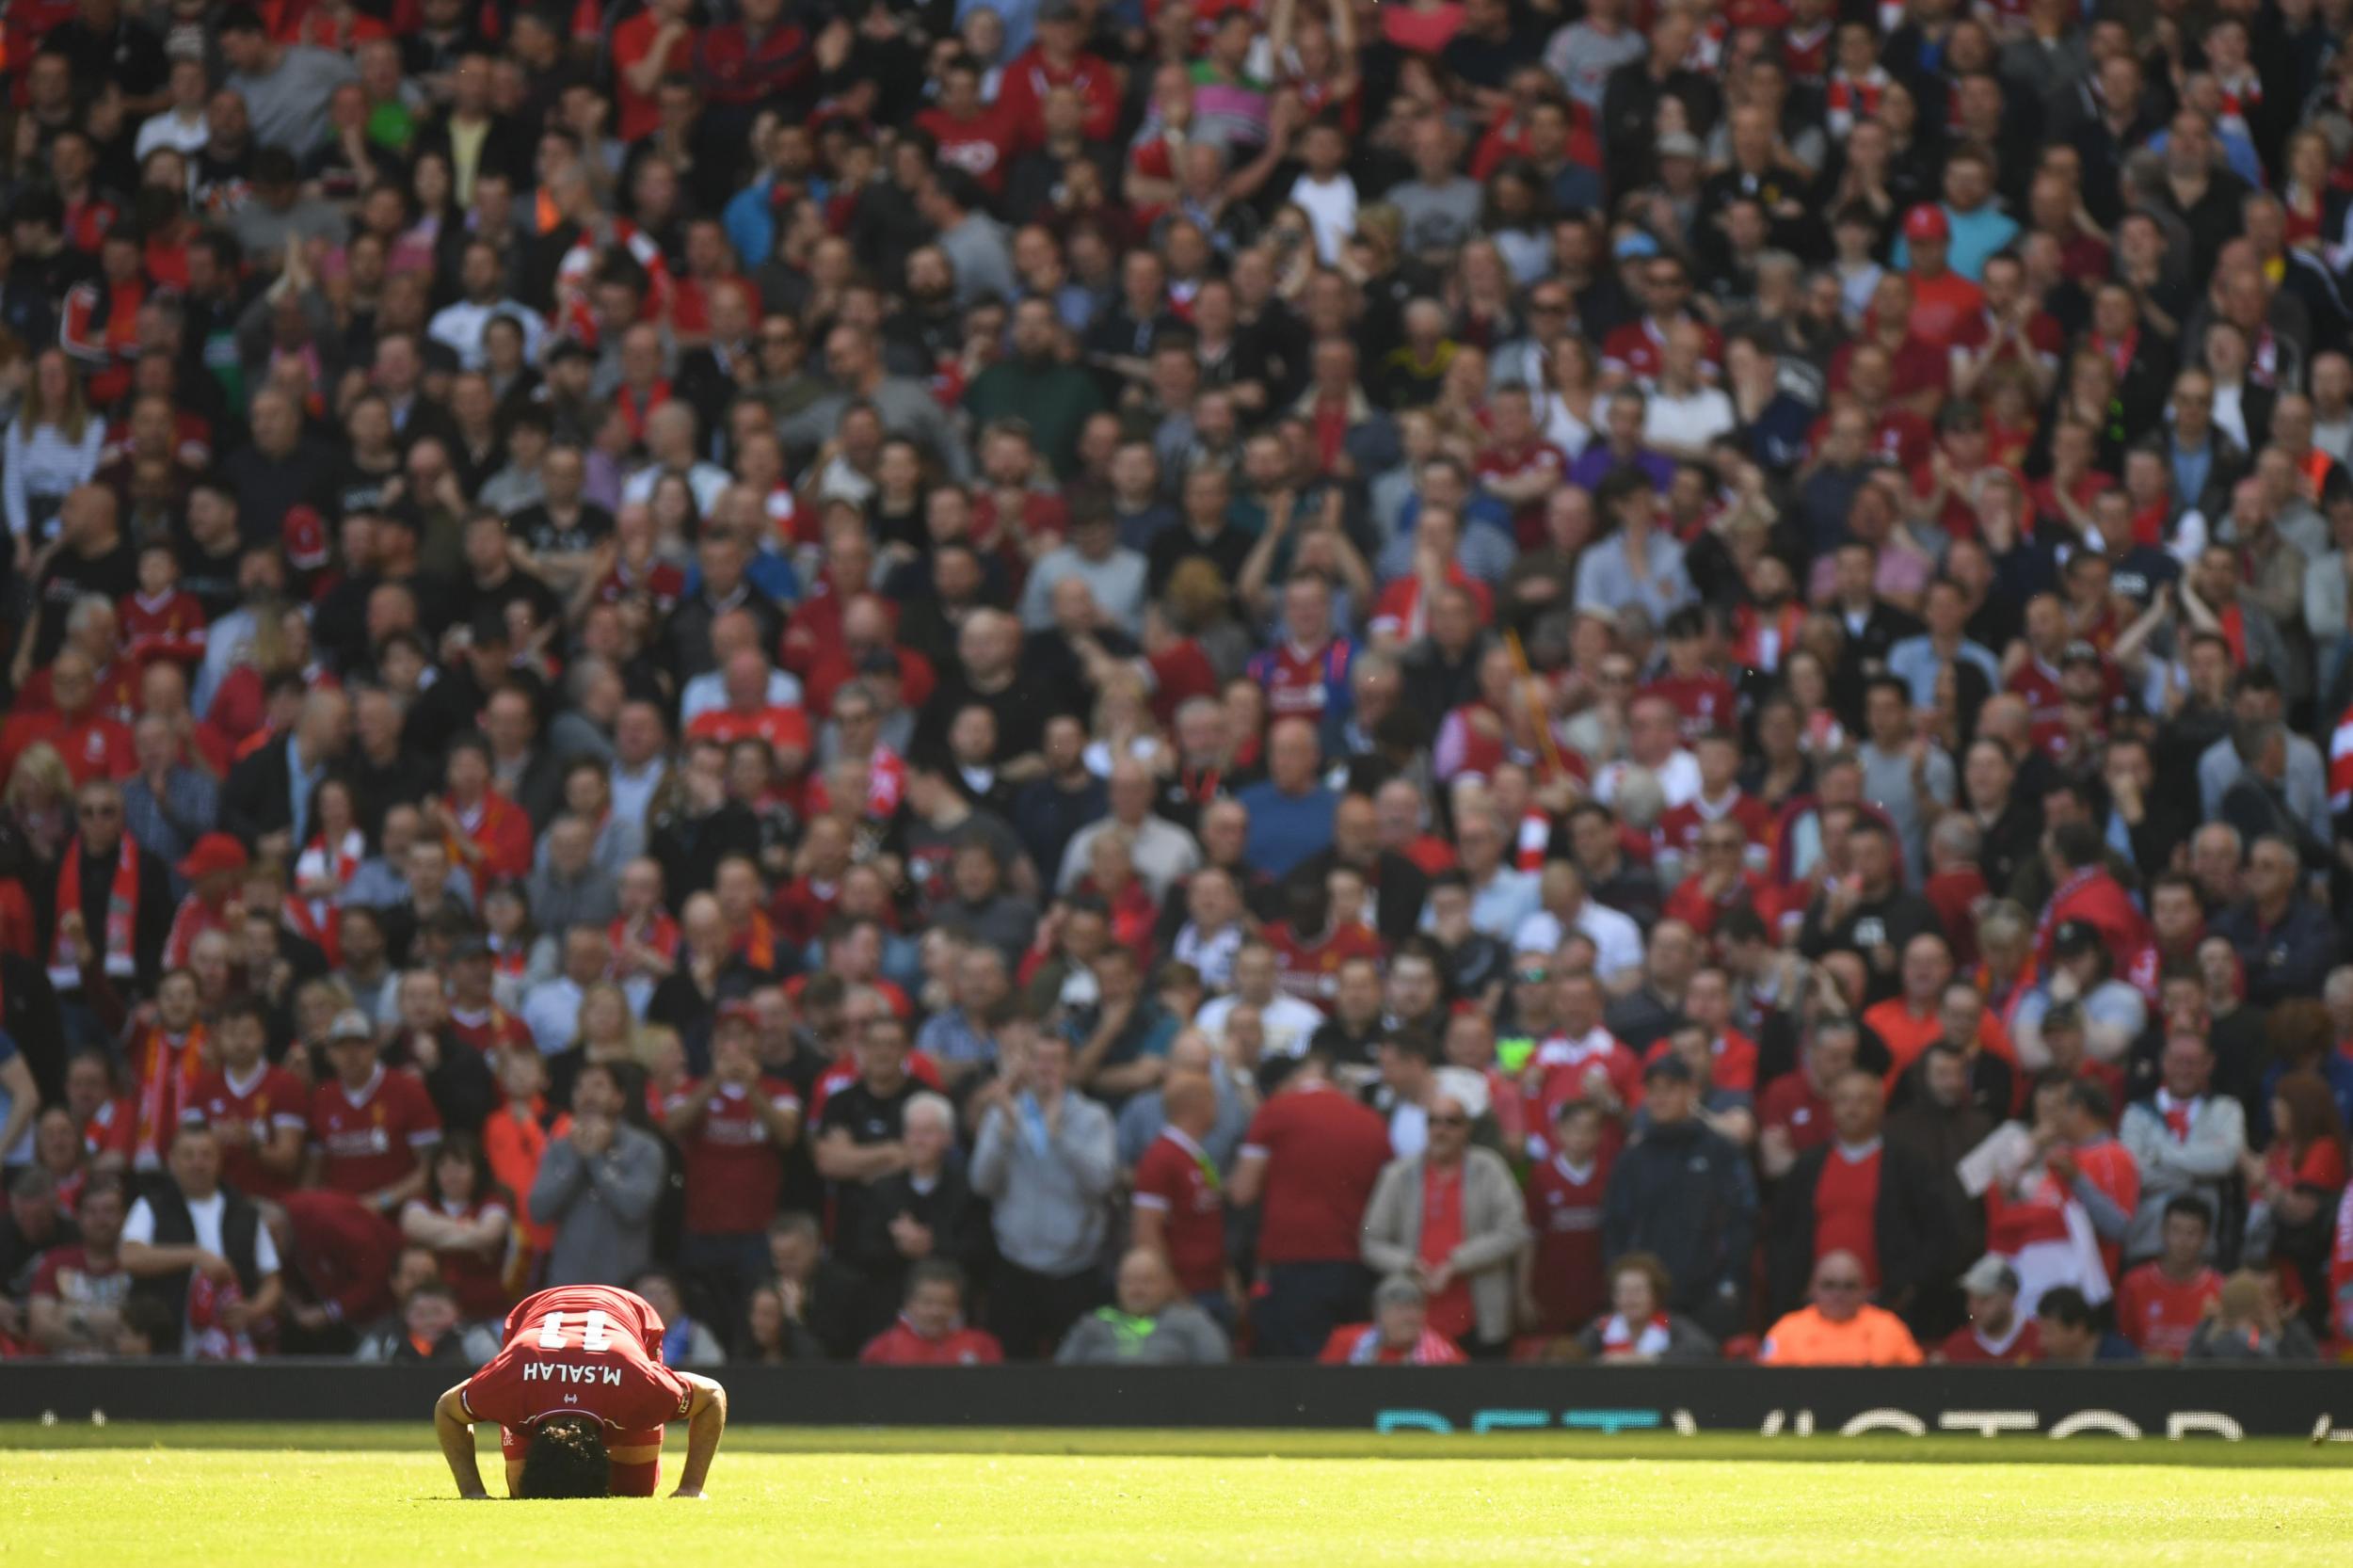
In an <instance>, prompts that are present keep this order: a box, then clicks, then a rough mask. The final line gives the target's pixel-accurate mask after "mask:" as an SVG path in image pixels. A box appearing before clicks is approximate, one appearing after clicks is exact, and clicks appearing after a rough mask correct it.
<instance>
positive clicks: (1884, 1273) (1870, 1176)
mask: <svg viewBox="0 0 2353 1568" xmlns="http://www.w3.org/2000/svg"><path fill="white" fill-rule="evenodd" d="M1830 1119H1831V1129H1832V1133H1833V1137H1832V1139H1831V1141H1830V1142H1829V1143H1827V1144H1821V1145H1820V1146H1818V1147H1817V1148H1811V1149H1808V1150H1806V1152H1805V1153H1803V1154H1801V1155H1800V1156H1799V1157H1798V1162H1797V1163H1796V1164H1795V1165H1794V1166H1792V1167H1791V1168H1790V1170H1789V1174H1788V1175H1787V1176H1784V1177H1783V1178H1782V1181H1781V1186H1780V1188H1779V1189H1778V1190H1777V1191H1776V1192H1774V1194H1773V1214H1772V1221H1771V1225H1770V1232H1769V1238H1768V1240H1767V1249H1768V1255H1769V1259H1770V1263H1771V1277H1772V1290H1773V1311H1774V1313H1775V1314H1776V1315H1777V1314H1779V1313H1782V1312H1786V1311H1791V1310H1794V1309H1795V1308H1796V1307H1798V1306H1799V1305H1801V1304H1803V1302H1804V1300H1805V1292H1806V1283H1807V1281H1808V1279H1809V1278H1810V1277H1811V1276H1812V1274H1813V1272H1814V1265H1815V1262H1816V1261H1817V1259H1818V1258H1820V1257H1821V1256H1823V1255H1824V1254H1827V1253H1831V1252H1837V1251H1846V1252H1851V1253H1853V1254H1854V1255H1855V1256H1857V1257H1860V1258H1861V1259H1863V1262H1864V1266H1865V1269H1866V1270H1867V1271H1869V1272H1873V1273H1875V1274H1876V1276H1877V1279H1878V1285H1879V1288H1878V1290H1877V1291H1876V1292H1875V1299H1876V1300H1877V1301H1878V1303H1879V1304H1880V1305H1881V1306H1884V1307H1886V1308H1887V1309H1888V1310H1889V1311H1891V1312H1894V1313H1897V1315H1898V1316H1900V1317H1902V1318H1903V1319H1904V1320H1905V1321H1906V1322H1907V1323H1909V1324H1911V1325H1912V1327H1913V1330H1914V1332H1915V1333H1922V1332H1928V1331H1929V1329H1928V1328H1924V1326H1923V1322H1924V1320H1925V1319H1930V1318H1932V1319H1933V1320H1934V1322H1933V1324H1932V1325H1929V1326H1930V1327H1933V1329H1934V1330H1935V1331H1936V1332H1940V1333H1941V1332H1949V1331H1950V1329H1951V1328H1952V1326H1953V1325H1952V1322H1951V1321H1950V1320H1949V1313H1948V1311H1947V1310H1946V1308H1947V1307H1948V1305H1949V1304H1946V1303H1945V1302H1944V1301H1943V1300H1942V1297H1943V1296H1944V1295H1945V1294H1947V1293H1948V1286H1947V1282H1948V1281H1949V1279H1950V1277H1951V1276H1952V1273H1953V1272H1954V1268H1955V1266H1956V1260H1955V1259H1954V1258H1953V1257H1952V1256H1949V1245H1950V1240H1951V1238H1952V1237H1953V1236H1954V1235H1955V1234H1957V1232H1958V1227H1959V1224H1960V1216H1959V1215H1958V1214H1956V1213H1954V1212H1953V1210H1952V1207H1951V1205H1950V1204H1949V1202H1948V1201H1947V1200H1948V1194H1947V1192H1946V1191H1945V1181H1944V1179H1943V1175H1942V1173H1941V1172H1939V1171H1938V1169H1937V1168H1936V1167H1935V1166H1934V1165H1933V1164H1931V1163H1930V1162H1929V1159H1928V1157H1927V1156H1926V1155H1925V1154H1922V1153H1921V1152H1920V1151H1919V1150H1917V1149H1913V1148H1911V1147H1908V1146H1906V1145H1904V1144H1897V1143H1892V1142H1889V1141H1888V1140H1887V1139H1885V1138H1882V1137H1881V1085H1880V1080H1878V1079H1877V1078H1875V1077H1873V1076H1872V1075H1871V1074H1869V1073H1864V1072H1854V1073H1849V1074H1848V1075H1847V1076H1846V1077H1844V1078H1842V1079H1840V1080H1838V1081H1837V1082H1836V1083H1833V1085H1831V1091H1830Z"/></svg>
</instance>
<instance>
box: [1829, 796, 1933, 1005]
mask: <svg viewBox="0 0 2353 1568" xmlns="http://www.w3.org/2000/svg"><path fill="white" fill-rule="evenodd" d="M1847 854H1848V862H1847V863H1848V865H1849V868H1851V871H1852V874H1851V875H1849V876H1843V877H1833V878H1832V879H1830V880H1829V881H1827V882H1825V883H1824V884H1823V886H1822V891H1821V892H1820V893H1818V894H1817V895H1816V897H1815V900H1814V904H1813V906H1812V907H1811V908H1809V909H1808V910H1807V911H1806V912H1805V924H1804V925H1803V926H1802V927H1801V929H1800V930H1799V932H1798V952H1801V954H1803V955H1804V956H1805V957H1808V958H1820V957H1821V956H1822V955H1823V954H1824V953H1826V952H1835V951H1837V950H1839V949H1845V950H1846V951H1848V952H1856V953H1860V954H1861V955H1862V957H1863V963H1864V968H1865V971H1866V972H1867V974H1868V977H1869V979H1868V984H1866V985H1865V993H1864V1002H1865V1005H1868V1004H1870V1003H1872V1002H1880V1001H1885V1000H1887V999H1888V998H1890V997H1892V996H1895V995H1896V994H1897V992H1898V991H1900V990H1901V989H1902V984H1901V981H1900V978H1899V970H1900V968H1901V960H1902V953H1903V951H1904V948H1905V945H1906V944H1908V943H1909V942H1910V941H1911V940H1912V939H1913V937H1914V936H1921V935H1923V934H1924V933H1934V934H1937V935H1942V934H1943V932H1944V929H1945V927H1944V924H1943V922H1941V921H1940V920H1938V919H1937V918H1936V908H1935V906H1934V905H1933V904H1929V901H1928V900H1926V899H1924V898H1922V897H1921V896H1920V895H1919V894H1917V893H1914V892H1909V891H1907V890H1906V889H1905V888H1904V886H1903V884H1902V882H1901V881H1899V880H1898V879H1897V874H1896V867H1897V858H1896V836H1895V834H1894V833H1893V832H1891V831H1890V830H1889V829H1888V826H1887V824H1885V823H1884V822H1881V821H1880V820H1879V819H1878V818H1876V817H1858V818H1857V819H1856V820H1855V824H1854V826H1853V827H1852V828H1851V829H1849V832H1848V834H1847Z"/></svg>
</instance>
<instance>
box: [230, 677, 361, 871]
mask: <svg viewBox="0 0 2353 1568" xmlns="http://www.w3.org/2000/svg"><path fill="white" fill-rule="evenodd" d="M350 739H351V704H350V702H349V701H348V700H347V699H346V698H345V697H344V694H343V693H341V692H339V691H336V690H333V689H332V688H329V687H320V688H317V689H315V690H313V691H312V692H311V693H310V695H309V696H305V697H304V698H303V699H302V712H301V714H300V715H299V716H298V717H297V718H296V720H295V726H294V729H293V732H292V733H290V734H288V735H287V736H286V737H285V739H283V740H280V741H273V742H271V743H270V744H267V745H265V746H263V747H262V748H261V749H260V750H258V751H256V752H254V753H252V754H251V755H250V756H248V757H247V758H246V759H245V760H243V761H240V762H239V763H237V764H236V765H235V766H234V767H232V768H231V769H230V770H229V776H228V778H227V779H226V780H224V781H223V783H222V785H221V792H220V824H221V826H222V827H223V828H224V829H226V830H227V831H228V832H230V833H232V834H233V835H235V836H236V837H237V838H239V839H242V840H245V841H246V842H247V843H248V844H250V845H252V846H253V847H254V849H255V850H256V851H258V852H259V855H260V857H261V858H263V859H274V860H278V861H280V862H282V863H284V864H287V865H291V864H293V862H294V857H295V856H296V855H298V854H300V853H301V851H302V847H303V846H304V845H305V844H307V843H309V842H310V840H311V828H312V823H311V804H312V802H311V797H312V794H313V792H316V791H317V789H318V787H319V785H320V783H321V782H322V781H324V780H325V779H326V777H327V773H328V769H329V768H331V767H333V766H335V765H336V764H337V763H338V762H340V761H341V760H343V756H344V751H345V750H346V749H348V746H349V743H350Z"/></svg>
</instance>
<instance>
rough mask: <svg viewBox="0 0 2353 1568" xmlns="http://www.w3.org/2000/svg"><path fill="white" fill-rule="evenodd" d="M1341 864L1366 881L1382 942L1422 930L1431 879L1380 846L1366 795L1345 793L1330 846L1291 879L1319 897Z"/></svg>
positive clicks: (1377, 823) (1392, 943)
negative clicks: (1423, 908) (1422, 908)
mask: <svg viewBox="0 0 2353 1568" xmlns="http://www.w3.org/2000/svg"><path fill="white" fill-rule="evenodd" d="M1342 866H1345V867H1347V868H1348V869H1349V870H1351V871H1353V872H1358V873H1360V874H1361V875H1362V876H1363V877H1364V879H1365V890H1366V892H1367V893H1368V894H1369V896H1370V901H1371V904H1372V918H1373V922H1374V925H1375V927H1376V928H1377V929H1378V930H1379V932H1380V934H1381V940H1382V941H1384V942H1385V943H1387V944H1388V945H1389V946H1391V947H1395V946H1396V945H1397V944H1398V943H1400V942H1401V941H1403V940H1405V938H1406V937H1408V936H1412V935H1413V934H1414V933H1415V932H1416V931H1417V930H1419V929H1420V928H1421V906H1422V901H1423V900H1424V899H1426V898H1427V897H1428V896H1429V893H1430V878H1429V877H1428V876H1426V875H1424V874H1423V873H1422V869H1421V868H1420V867H1419V866H1417V865H1415V864H1414V863H1413V862H1412V861H1411V860H1408V859H1407V858H1406V857H1405V856H1402V855H1400V854H1398V853H1397V852H1396V851H1395V850H1390V849H1383V848H1382V847H1381V824H1380V818H1379V815H1378V813H1376V812H1375V811H1374V809H1373V805H1372V797H1371V796H1370V795H1359V794H1348V795H1342V796H1341V797H1340V803H1339V805H1338V806H1337V807H1336V808H1334V809H1333V812H1332V844H1331V847H1330V848H1328V849H1324V850H1320V851H1318V852H1317V853H1315V854H1314V855H1311V856H1307V858H1306V859H1305V860H1302V861H1301V862H1300V863H1299V864H1298V865H1297V866H1295V867H1293V868H1292V870H1291V873H1290V876H1289V879H1288V880H1289V881H1290V882H1292V883H1296V884H1301V885H1305V886H1306V887H1308V888H1313V889H1315V890H1316V891H1317V892H1319V893H1321V891H1322V889H1323V887H1324V879H1325V878H1326V877H1327V876H1329V875H1330V874H1331V872H1333V870H1334V869H1335V868H1337V867H1342Z"/></svg>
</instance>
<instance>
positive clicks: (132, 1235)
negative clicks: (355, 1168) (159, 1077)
mask: <svg viewBox="0 0 2353 1568" xmlns="http://www.w3.org/2000/svg"><path fill="white" fill-rule="evenodd" d="M168 1169H169V1171H170V1173H171V1183H170V1185H169V1186H168V1187H161V1188H158V1189H156V1190H155V1191H153V1192H150V1193H149V1194H148V1195H147V1196H146V1197H143V1198H141V1199H139V1201H138V1202H137V1203H136V1204H134V1205H132V1206H131V1215H130V1218H129V1219H127V1220H125V1221H124V1222H123V1224H122V1266H123V1268H124V1269H126V1270H128V1271H129V1272H130V1274H131V1277H132V1278H134V1279H136V1280H138V1281H140V1282H141V1284H142V1286H144V1287H145V1288H147V1289H149V1290H151V1291H152V1292H153V1293H155V1294H158V1295H160V1296H162V1297H164V1298H165V1299H166V1302H167V1304H168V1305H169V1306H172V1307H176V1308H177V1311H176V1312H175V1313H174V1317H175V1318H176V1320H177V1323H178V1332H179V1336H180V1352H181V1354H182V1355H184V1356H185V1357H187V1358H188V1359H189V1360H199V1359H201V1360H207V1361H249V1360H251V1359H252V1358H253V1353H254V1352H253V1341H252V1339H251V1337H250V1335H251V1331H252V1327H253V1325H254V1324H256V1323H258V1322H262V1321H264V1320H267V1319H268V1318H269V1317H270V1316H271V1315H272V1314H273V1313H274V1312H276V1311H277V1309H278V1304H279V1298H280V1293H281V1290H280V1280H279V1274H278V1248H277V1245H276V1244H275V1243H274V1242H272V1241H271V1240H270V1234H269V1227H268V1226H267V1225H265V1224H263V1223H262V1216H261V1210H259V1209H258V1208H255V1207H254V1205H253V1203H252V1201H251V1200H250V1199H248V1198H247V1197H246V1196H245V1195H244V1194H242V1193H239V1192H232V1191H230V1190H228V1189H226V1188H224V1187H222V1186H221V1184H220V1140H219V1138H217V1137H216V1136H215V1134H214V1132H213V1129H212V1128H210V1127H208V1126H206V1125H205V1124H203V1123H201V1122H188V1123H184V1124H183V1125H182V1126H181V1127H180V1128H179V1129H178V1130H177V1131H176V1132H175V1133H174V1134H173V1136H172V1140H171V1152H170V1157H169V1160H168Z"/></svg>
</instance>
